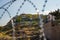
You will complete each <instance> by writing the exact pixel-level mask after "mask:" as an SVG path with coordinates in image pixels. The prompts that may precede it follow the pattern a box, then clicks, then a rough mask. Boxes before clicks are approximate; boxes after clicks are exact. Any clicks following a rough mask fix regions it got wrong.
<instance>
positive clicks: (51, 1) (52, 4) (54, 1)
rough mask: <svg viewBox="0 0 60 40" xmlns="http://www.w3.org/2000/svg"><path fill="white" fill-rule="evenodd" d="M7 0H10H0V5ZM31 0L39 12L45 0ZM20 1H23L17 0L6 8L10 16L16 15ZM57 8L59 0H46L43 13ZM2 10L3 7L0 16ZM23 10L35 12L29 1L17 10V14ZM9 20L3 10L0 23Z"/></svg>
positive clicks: (0, 10)
mask: <svg viewBox="0 0 60 40" xmlns="http://www.w3.org/2000/svg"><path fill="white" fill-rule="evenodd" d="M9 1H10V0H0V7H1V6H2V5H4V4H5V3H7V2H9ZM31 1H32V2H33V3H34V4H35V5H36V7H37V8H38V9H39V11H40V12H41V10H42V6H43V4H44V1H45V0H31ZM22 2H23V0H17V1H16V2H14V3H13V4H12V5H11V6H10V8H9V9H8V11H9V12H10V14H11V16H12V17H13V16H15V15H16V12H17V10H18V8H19V6H20V5H21V3H22ZM7 6H8V5H7ZM7 6H5V7H4V8H6V7H7ZM58 8H59V9H60V0H48V2H47V5H46V7H45V12H44V13H43V14H47V13H48V12H49V11H53V10H56V9H58ZM3 11H4V10H3V9H0V16H1V14H2V13H3ZM23 12H24V13H31V14H32V13H33V14H34V13H36V10H35V9H34V7H33V6H32V5H31V4H30V3H29V2H25V4H24V5H23V7H22V8H21V11H20V12H19V14H21V13H23ZM9 20H10V18H9V16H8V14H7V12H5V14H4V16H3V18H2V19H0V25H5V24H6V23H7V22H8V21H9Z"/></svg>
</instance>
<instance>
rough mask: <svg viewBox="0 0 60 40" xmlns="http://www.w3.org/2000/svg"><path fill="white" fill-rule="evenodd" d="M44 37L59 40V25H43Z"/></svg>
mask: <svg viewBox="0 0 60 40" xmlns="http://www.w3.org/2000/svg"><path fill="white" fill-rule="evenodd" d="M44 31H45V35H46V37H47V38H48V39H50V40H60V25H59V24H58V25H54V26H52V23H51V22H49V23H46V24H45V25H44Z"/></svg>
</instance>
